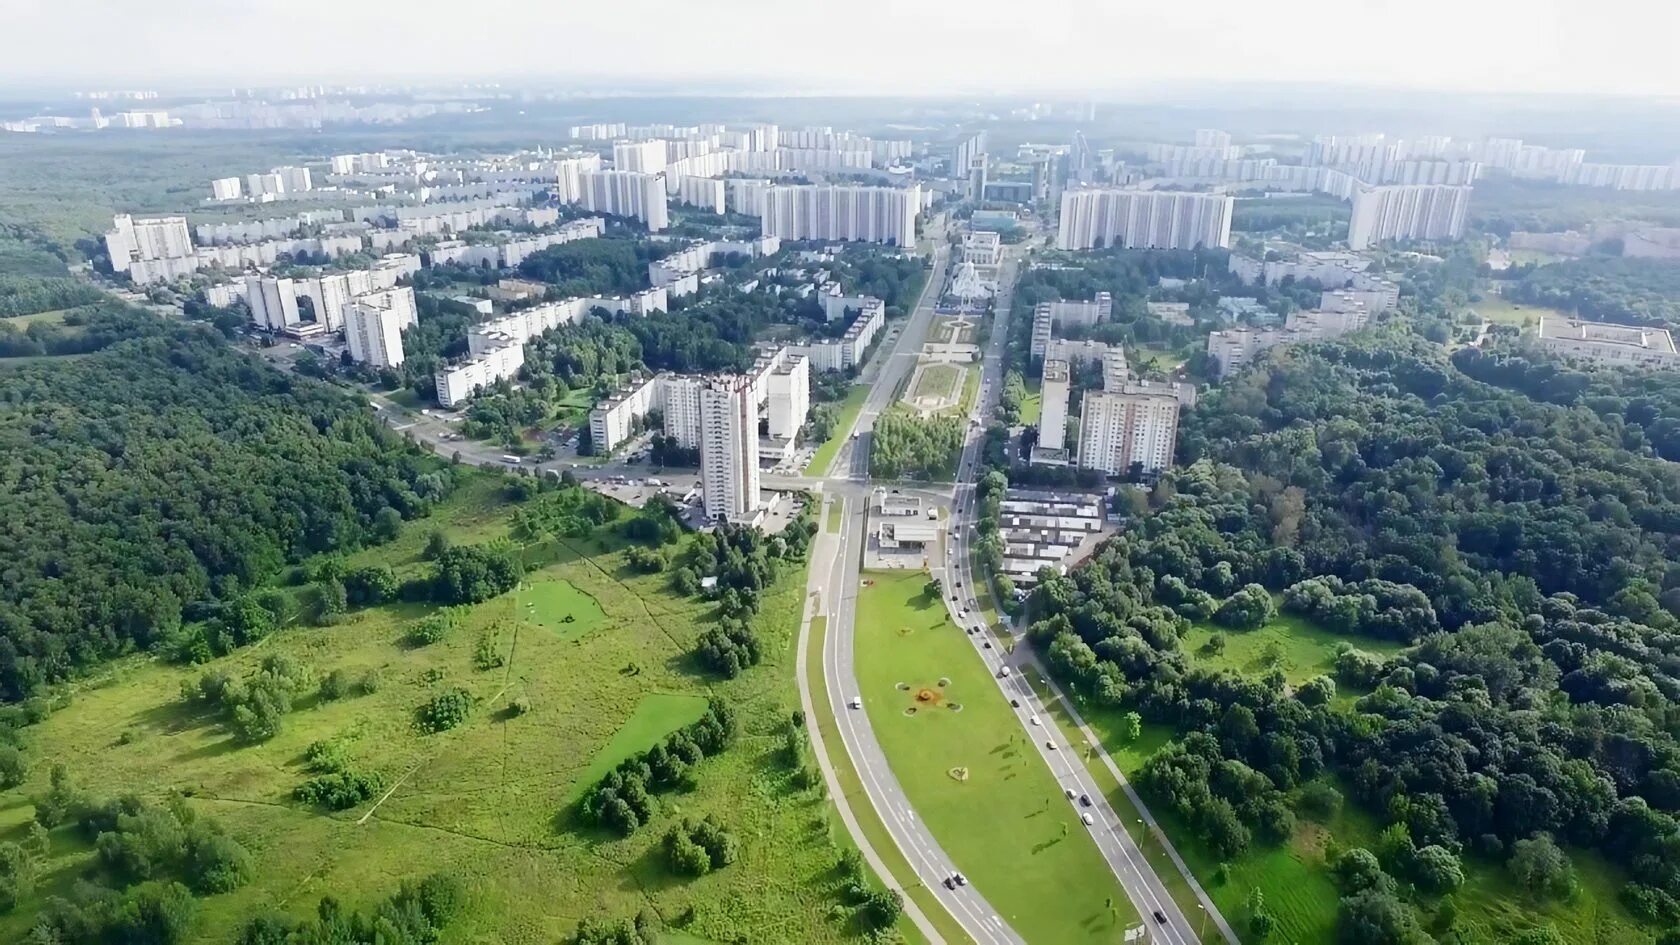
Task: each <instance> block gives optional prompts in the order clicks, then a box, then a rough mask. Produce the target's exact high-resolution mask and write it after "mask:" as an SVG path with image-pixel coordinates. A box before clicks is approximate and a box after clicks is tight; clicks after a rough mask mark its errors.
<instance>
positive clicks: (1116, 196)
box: [1056, 189, 1235, 249]
mask: <svg viewBox="0 0 1680 945" xmlns="http://www.w3.org/2000/svg"><path fill="white" fill-rule="evenodd" d="M1234 206H1235V200H1234V199H1233V198H1231V197H1230V196H1227V195H1225V194H1204V193H1188V192H1179V191H1168V190H1103V189H1090V190H1068V191H1064V192H1063V193H1062V212H1061V222H1060V224H1059V228H1058V230H1057V234H1056V248H1058V249H1091V248H1093V247H1097V248H1101V247H1105V246H1114V247H1125V248H1127V249H1194V248H1196V247H1198V246H1205V247H1209V248H1212V247H1228V246H1230V245H1231V212H1232V208H1233V207H1234Z"/></svg>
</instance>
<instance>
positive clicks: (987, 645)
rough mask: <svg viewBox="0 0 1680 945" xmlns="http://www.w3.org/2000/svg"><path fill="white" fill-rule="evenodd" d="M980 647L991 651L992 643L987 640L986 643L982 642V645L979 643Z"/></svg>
mask: <svg viewBox="0 0 1680 945" xmlns="http://www.w3.org/2000/svg"><path fill="white" fill-rule="evenodd" d="M980 645H981V646H983V647H985V648H986V649H988V650H989V649H991V648H992V641H990V640H987V641H985V642H984V643H981V644H980Z"/></svg>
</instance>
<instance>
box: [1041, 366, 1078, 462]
mask: <svg viewBox="0 0 1680 945" xmlns="http://www.w3.org/2000/svg"><path fill="white" fill-rule="evenodd" d="M1069 377H1070V368H1069V365H1068V363H1067V362H1066V361H1057V360H1054V359H1046V360H1045V362H1044V382H1043V387H1042V392H1041V393H1042V398H1043V400H1042V404H1043V407H1042V410H1041V412H1040V413H1039V419H1038V445H1039V447H1040V448H1041V449H1047V450H1064V449H1067V408H1068V391H1069V387H1068V384H1069Z"/></svg>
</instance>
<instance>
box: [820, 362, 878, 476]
mask: <svg viewBox="0 0 1680 945" xmlns="http://www.w3.org/2000/svg"><path fill="white" fill-rule="evenodd" d="M868 396H869V385H867V384H853V385H852V387H851V389H850V390H848V391H847V392H846V399H845V400H842V401H840V404H839V408H838V415H837V417H838V418H837V419H836V420H835V423H834V434H833V435H832V436H830V437H829V438H828V440H827V441H826V442H824V443H823V445H821V446H819V447H817V451H816V452H815V453H813V454H811V462H810V463H809V464H807V465H806V467H805V472H806V474H807V475H812V476H821V475H824V474H826V473H827V472H828V466H829V464H830V463H832V462H834V457H835V456H836V455H837V454H838V453H839V452H840V447H841V445H842V444H844V443H845V442H846V438H847V437H849V436H851V435H852V424H854V423H856V422H857V417H858V414H859V413H862V412H863V401H864V399H865V398H867V397H868Z"/></svg>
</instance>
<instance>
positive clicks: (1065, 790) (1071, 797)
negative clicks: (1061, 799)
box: [1062, 788, 1074, 801]
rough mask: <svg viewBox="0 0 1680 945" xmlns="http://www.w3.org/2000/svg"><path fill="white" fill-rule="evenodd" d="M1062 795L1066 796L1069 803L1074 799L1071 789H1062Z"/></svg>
mask: <svg viewBox="0 0 1680 945" xmlns="http://www.w3.org/2000/svg"><path fill="white" fill-rule="evenodd" d="M1062 793H1063V794H1066V795H1067V799H1068V800H1070V801H1071V800H1073V798H1074V790H1073V788H1063V789H1062Z"/></svg>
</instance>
